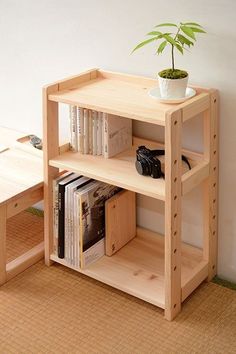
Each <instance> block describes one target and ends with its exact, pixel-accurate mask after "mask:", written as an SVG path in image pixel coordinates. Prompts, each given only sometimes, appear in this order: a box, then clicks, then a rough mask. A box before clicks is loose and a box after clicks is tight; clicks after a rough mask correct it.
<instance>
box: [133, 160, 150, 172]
mask: <svg viewBox="0 0 236 354" xmlns="http://www.w3.org/2000/svg"><path fill="white" fill-rule="evenodd" d="M135 167H136V170H137V171H138V173H139V174H140V175H143V176H147V175H149V168H148V164H146V163H145V162H141V161H138V160H137V161H136V162H135Z"/></svg>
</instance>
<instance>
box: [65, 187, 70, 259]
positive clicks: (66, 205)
mask: <svg viewBox="0 0 236 354" xmlns="http://www.w3.org/2000/svg"><path fill="white" fill-rule="evenodd" d="M68 204H69V193H68V187H66V188H65V207H64V217H65V220H64V223H65V227H64V238H65V242H64V244H65V246H64V247H65V251H64V252H65V255H64V257H65V260H66V262H69V234H68V233H69V228H68V217H69V215H68V211H69V208H68Z"/></svg>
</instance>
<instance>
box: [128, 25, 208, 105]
mask: <svg viewBox="0 0 236 354" xmlns="http://www.w3.org/2000/svg"><path fill="white" fill-rule="evenodd" d="M157 27H158V28H159V27H167V28H168V27H169V28H171V29H170V30H169V31H168V32H163V33H162V32H161V31H159V30H158V31H157V30H154V31H152V32H149V33H147V36H150V38H149V39H146V40H145V41H143V42H141V43H139V44H138V45H137V46H136V47H135V48H134V49H133V51H132V53H133V52H134V51H136V50H137V49H139V48H142V47H143V46H145V45H147V44H149V43H151V42H159V41H161V43H160V44H159V43H158V44H159V45H158V47H157V49H156V54H157V55H159V54H161V53H162V52H163V51H164V49H165V48H167V47H170V48H171V68H169V69H165V70H162V71H160V72H159V73H158V82H159V87H160V96H161V98H164V99H178V98H182V97H185V93H186V88H187V83H188V73H187V72H186V71H185V70H180V69H176V68H175V50H178V51H179V52H180V53H181V54H183V53H184V50H187V48H186V47H188V48H190V47H191V46H193V45H194V41H196V34H198V33H206V32H205V31H204V30H203V28H202V26H201V25H199V24H198V23H195V22H186V23H182V22H180V24H178V25H177V24H175V23H161V24H159V25H157V26H155V28H157ZM173 29H174V30H175V31H174V32H173V31H172V30H173Z"/></svg>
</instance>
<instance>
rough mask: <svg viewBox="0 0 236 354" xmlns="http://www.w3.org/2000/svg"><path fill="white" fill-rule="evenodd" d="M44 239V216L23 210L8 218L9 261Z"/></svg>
mask: <svg viewBox="0 0 236 354" xmlns="http://www.w3.org/2000/svg"><path fill="white" fill-rule="evenodd" d="M42 241H43V218H42V217H39V216H38V215H34V214H33V213H32V212H31V213H30V212H27V211H23V212H22V213H20V214H17V215H15V216H13V217H12V218H10V219H8V220H7V262H10V261H12V260H13V259H15V258H16V257H18V256H20V255H22V254H23V253H25V252H27V251H29V250H30V249H31V248H33V247H34V246H36V245H38V244H39V243H40V242H42Z"/></svg>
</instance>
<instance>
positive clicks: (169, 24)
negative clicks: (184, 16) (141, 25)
mask: <svg viewBox="0 0 236 354" xmlns="http://www.w3.org/2000/svg"><path fill="white" fill-rule="evenodd" d="M166 26H171V27H178V26H177V25H175V24H174V23H161V24H160V25H156V26H155V27H166Z"/></svg>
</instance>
